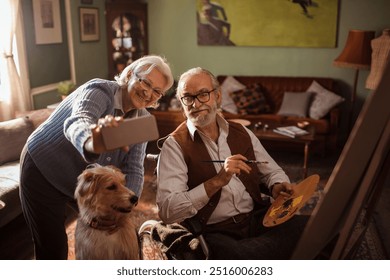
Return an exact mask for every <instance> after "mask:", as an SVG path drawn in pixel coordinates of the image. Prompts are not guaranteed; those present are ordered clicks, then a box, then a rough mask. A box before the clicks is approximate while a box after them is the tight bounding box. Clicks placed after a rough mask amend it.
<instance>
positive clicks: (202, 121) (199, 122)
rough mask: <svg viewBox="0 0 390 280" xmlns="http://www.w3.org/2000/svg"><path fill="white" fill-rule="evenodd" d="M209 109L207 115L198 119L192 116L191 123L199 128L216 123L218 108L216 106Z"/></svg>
mask: <svg viewBox="0 0 390 280" xmlns="http://www.w3.org/2000/svg"><path fill="white" fill-rule="evenodd" d="M209 108H210V112H209V113H208V114H206V115H199V116H197V117H193V115H190V118H189V119H190V121H191V122H192V123H193V124H194V125H195V126H197V127H205V126H207V125H209V124H210V123H212V122H213V121H215V118H216V115H217V106H216V105H214V106H212V107H209Z"/></svg>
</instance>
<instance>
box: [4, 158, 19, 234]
mask: <svg viewBox="0 0 390 280" xmlns="http://www.w3.org/2000/svg"><path fill="white" fill-rule="evenodd" d="M19 169H20V167H19V161H14V162H9V163H6V164H3V165H1V166H0V199H1V200H2V201H3V202H4V203H5V207H4V208H3V209H1V210H0V227H2V226H4V225H5V224H7V223H8V222H10V221H12V220H13V219H14V218H16V217H17V216H18V215H20V214H21V213H22V209H21V207H20V199H19V174H20V171H19Z"/></svg>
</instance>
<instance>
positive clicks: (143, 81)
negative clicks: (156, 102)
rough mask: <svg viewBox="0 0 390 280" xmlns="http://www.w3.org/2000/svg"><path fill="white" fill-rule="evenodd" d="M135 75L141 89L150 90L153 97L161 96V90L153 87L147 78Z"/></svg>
mask: <svg viewBox="0 0 390 280" xmlns="http://www.w3.org/2000/svg"><path fill="white" fill-rule="evenodd" d="M136 77H137V80H138V82H139V84H140V85H141V87H142V88H143V89H145V90H151V91H152V93H153V97H154V98H156V99H159V98H160V97H162V96H163V95H164V94H163V92H162V91H161V90H159V89H156V88H153V87H152V85H151V84H150V82H149V81H148V80H147V79H143V78H140V77H138V75H136Z"/></svg>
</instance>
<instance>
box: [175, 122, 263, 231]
mask: <svg viewBox="0 0 390 280" xmlns="http://www.w3.org/2000/svg"><path fill="white" fill-rule="evenodd" d="M171 135H172V136H173V138H174V139H175V140H176V142H177V143H178V144H179V145H180V147H181V149H182V151H183V156H184V160H185V162H186V164H187V168H188V187H189V188H190V189H192V188H194V187H196V186H198V185H199V184H201V183H203V182H205V181H207V180H208V179H210V178H212V177H214V176H215V175H217V173H216V170H215V168H214V166H213V163H206V162H204V161H207V160H211V158H210V155H209V154H208V152H207V148H206V146H205V145H204V143H203V141H202V139H201V137H200V136H199V134H198V132H195V135H194V141H192V139H191V136H190V134H189V131H188V128H187V126H186V123H185V122H183V123H182V124H180V125H179V126H178V128H177V129H176V130H175V131H174V132H172V133H171ZM227 143H228V145H229V147H230V151H231V153H232V155H234V154H242V155H243V156H245V157H246V158H248V159H255V154H254V151H253V146H252V143H251V139H250V136H249V135H248V133H247V132H246V131H245V129H244V128H243V127H242V126H241V125H240V124H236V123H232V122H230V123H229V134H228V137H227ZM238 178H239V179H240V180H241V182H242V183H243V184H244V186H245V188H246V190H247V192H248V193H249V194H250V196H251V197H252V199H253V200H254V201H255V202H256V203H258V204H260V205H262V204H263V201H262V200H261V194H260V187H259V183H260V174H259V171H258V169H257V168H256V165H254V166H253V167H252V171H251V172H250V174H246V173H245V172H242V173H241V174H240V175H239V176H238ZM220 197H221V190H219V191H218V192H217V193H215V194H214V195H213V196H212V197H211V198H210V200H209V202H208V203H207V204H206V205H205V206H204V207H203V208H202V209H200V210H199V211H198V213H197V214H196V215H195V216H194V217H192V218H191V219H196V220H198V221H199V222H200V223H201V224H202V227H203V226H204V225H205V224H206V223H207V220H208V219H209V217H210V216H211V214H212V212H213V211H214V209H215V208H216V207H217V204H218V201H219V199H220Z"/></svg>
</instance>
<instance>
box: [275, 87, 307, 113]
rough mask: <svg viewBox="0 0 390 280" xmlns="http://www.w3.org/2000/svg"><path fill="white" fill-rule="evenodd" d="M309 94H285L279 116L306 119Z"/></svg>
mask: <svg viewBox="0 0 390 280" xmlns="http://www.w3.org/2000/svg"><path fill="white" fill-rule="evenodd" d="M311 97H312V93H311V92H285V93H284V95H283V100H282V105H281V106H280V109H279V112H278V114H279V115H282V116H294V117H306V116H307V112H308V109H309V105H310V102H311Z"/></svg>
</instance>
